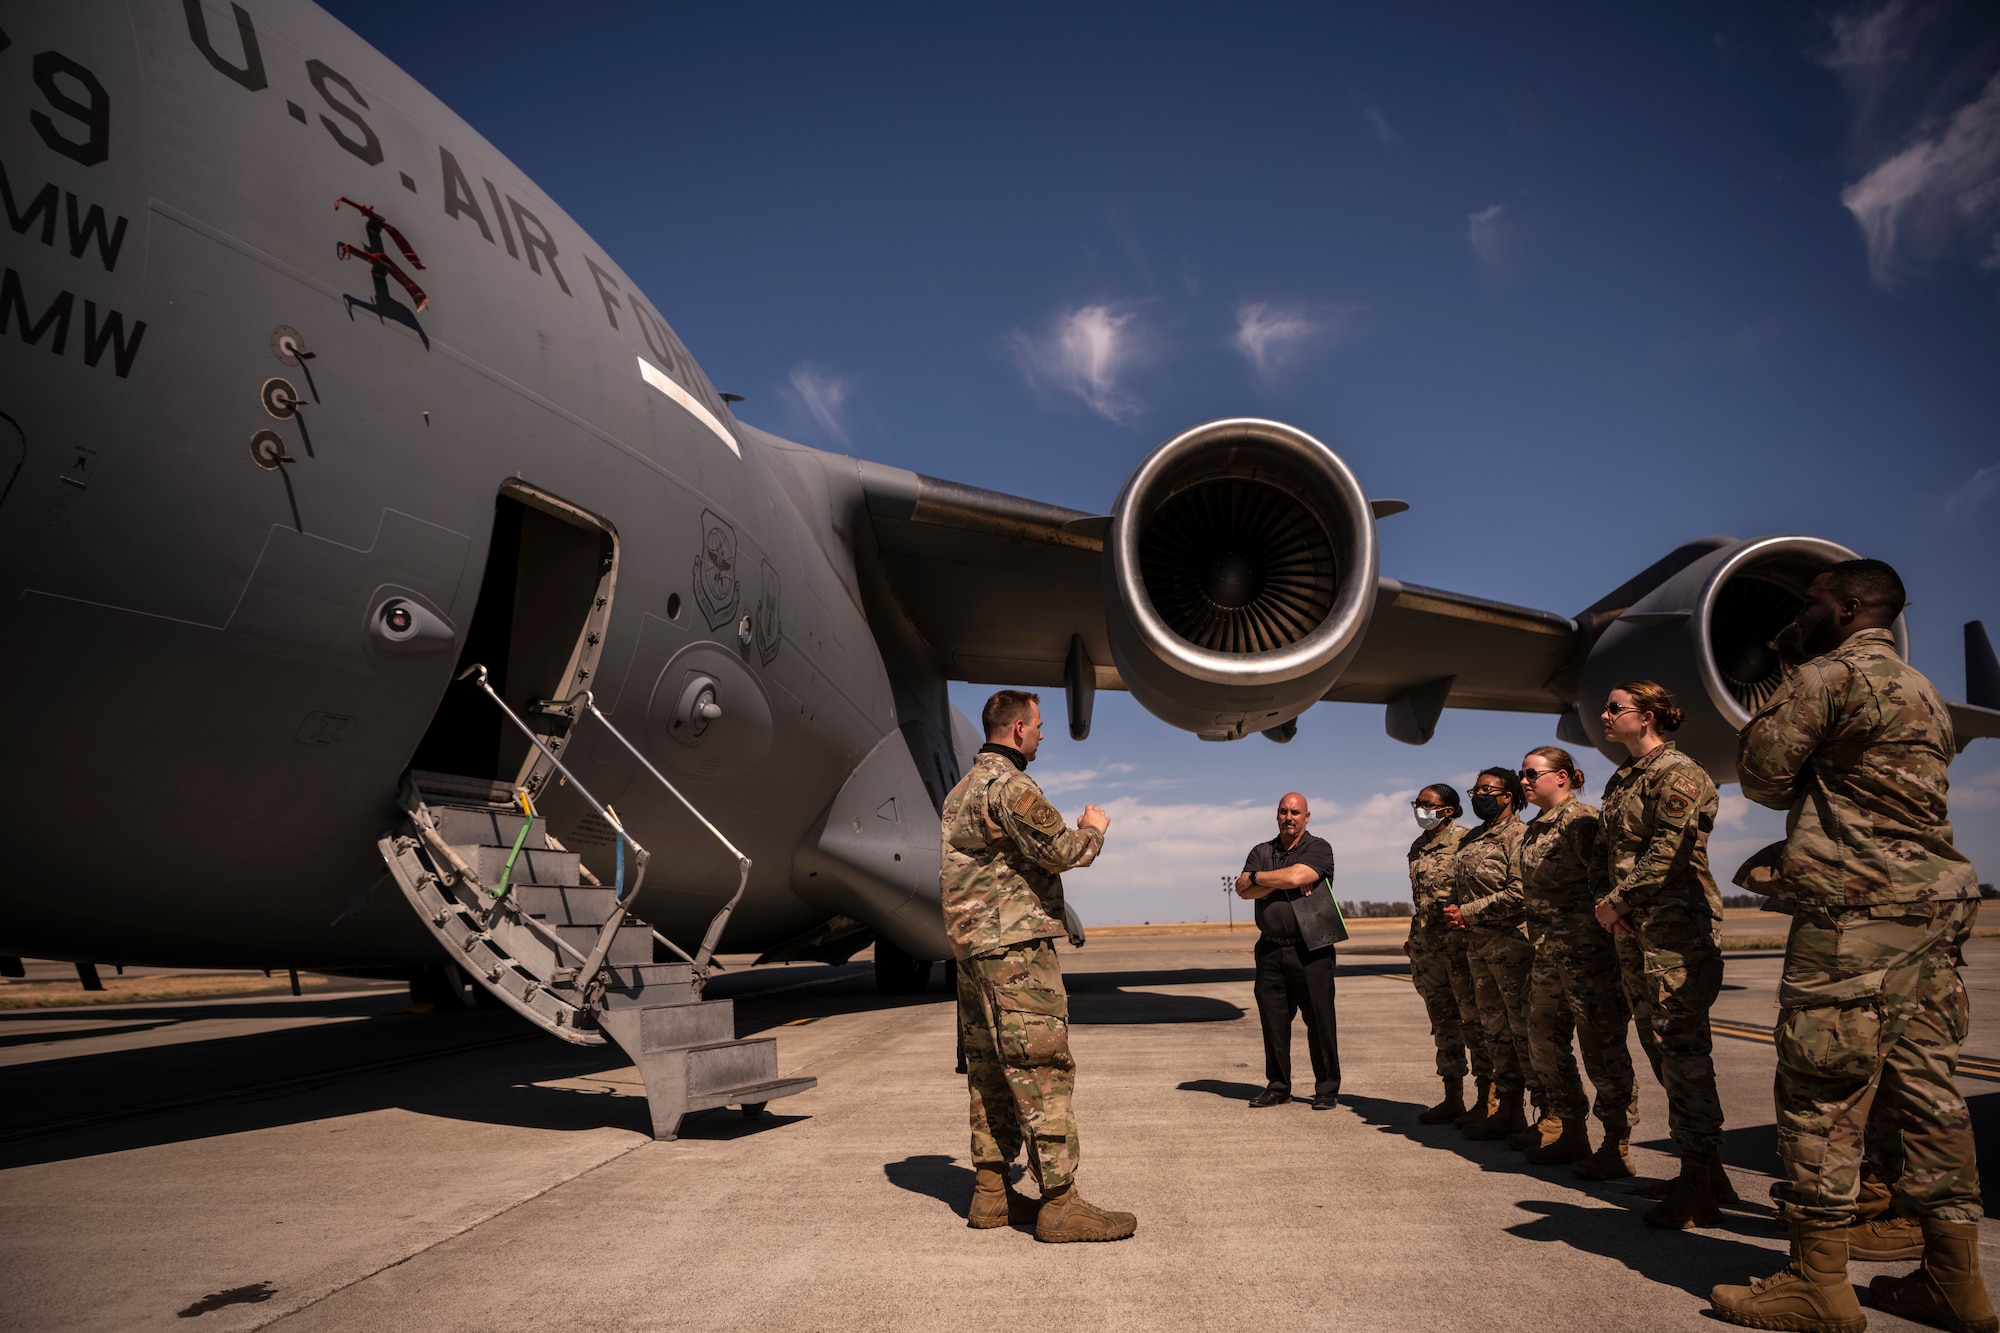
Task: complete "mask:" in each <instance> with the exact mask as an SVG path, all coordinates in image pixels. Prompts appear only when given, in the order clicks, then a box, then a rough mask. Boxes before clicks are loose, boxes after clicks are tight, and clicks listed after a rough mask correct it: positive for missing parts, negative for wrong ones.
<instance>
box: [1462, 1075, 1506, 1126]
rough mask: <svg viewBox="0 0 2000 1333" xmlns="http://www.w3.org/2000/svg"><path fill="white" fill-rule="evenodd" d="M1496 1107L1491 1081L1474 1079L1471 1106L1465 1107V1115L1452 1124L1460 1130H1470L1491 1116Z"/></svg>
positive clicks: (1497, 1104)
mask: <svg viewBox="0 0 2000 1333" xmlns="http://www.w3.org/2000/svg"><path fill="white" fill-rule="evenodd" d="M1498 1106H1499V1102H1498V1101H1497V1100H1495V1095H1494V1092H1493V1080H1492V1079H1490V1078H1481V1079H1474V1080H1473V1091H1472V1105H1470V1106H1468V1107H1466V1108H1465V1114H1464V1115H1462V1116H1460V1117H1458V1118H1457V1119H1456V1120H1454V1121H1452V1123H1453V1124H1454V1125H1457V1126H1458V1127H1459V1128H1460V1129H1470V1128H1472V1126H1474V1125H1476V1124H1478V1123H1479V1122H1480V1121H1481V1120H1484V1119H1485V1118H1486V1117H1487V1116H1490V1115H1492V1114H1493V1112H1494V1109H1495V1108H1496V1107H1498Z"/></svg>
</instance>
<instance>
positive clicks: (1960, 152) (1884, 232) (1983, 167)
mask: <svg viewBox="0 0 2000 1333" xmlns="http://www.w3.org/2000/svg"><path fill="white" fill-rule="evenodd" d="M1840 202H1841V203H1842V204H1843V205H1844V206H1845V207H1846V209H1847V211H1848V212H1850V213H1852V214H1853V215H1854V220H1855V222H1857V223H1859V224H1860V227H1861V234H1862V236H1863V237H1865V238H1866V239H1867V242H1868V272H1869V275H1870V276H1871V277H1873V278H1874V280H1875V284H1876V285H1877V286H1878V287H1882V288H1885V289H1886V288H1890V287H1893V286H1894V285H1895V284H1896V281H1897V279H1898V278H1899V277H1901V276H1902V275H1903V273H1904V272H1905V271H1906V270H1907V269H1908V267H1909V261H1910V259H1911V258H1912V257H1913V256H1935V255H1938V254H1942V253H1945V252H1947V251H1949V250H1951V249H1954V248H1956V247H1957V246H1959V245H1962V244H1963V243H1965V242H1966V241H1970V242H1971V243H1972V244H1974V245H1975V246H1976V247H1978V248H1979V249H1981V250H1984V251H1985V254H1984V255H1983V256H1982V257H1981V259H1980V261H1979V262H1980V266H1981V267H1982V268H1986V269H2000V73H1996V74H1995V75H1994V76H1993V77H1992V78H1990V79H1988V80H1987V81H1986V86H1985V87H1984V88H1983V89H1982V90H1981V91H1980V93H1979V95H1978V96H1977V97H1975V98H1974V99H1973V100H1972V101H1970V102H1968V103H1966V104H1965V105H1964V106H1962V107H1960V108H1958V110H1956V111H1954V112H1953V113H1952V114H1951V115H1950V117H1949V118H1947V119H1946V121H1945V122H1944V124H1943V125H1942V126H1933V127H1930V128H1928V129H1927V130H1926V131H1922V132H1919V133H1918V134H1917V135H1915V136H1914V137H1912V139H1911V140H1910V142H1909V143H1908V144H1907V145H1906V146H1905V147H1903V148H1902V149H1901V151H1899V152H1897V153H1895V154H1894V155H1893V156H1891V157H1889V158H1888V159H1887V160H1886V161H1883V162H1881V163H1879V164H1877V165H1876V166H1875V167H1874V169H1873V170H1871V171H1869V172H1868V174H1867V175H1865V176H1863V177H1862V178H1861V179H1860V180H1858V181H1856V182H1855V183H1854V184H1852V185H1850V186H1848V187H1847V188H1846V189H1844V190H1842V191H1841V192H1840Z"/></svg>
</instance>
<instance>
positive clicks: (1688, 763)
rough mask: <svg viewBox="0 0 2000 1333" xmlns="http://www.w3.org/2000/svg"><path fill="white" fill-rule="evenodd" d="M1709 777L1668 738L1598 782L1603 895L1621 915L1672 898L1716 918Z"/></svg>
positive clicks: (1718, 895) (1719, 897) (1719, 902)
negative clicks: (1710, 854) (1605, 887)
mask: <svg viewBox="0 0 2000 1333" xmlns="http://www.w3.org/2000/svg"><path fill="white" fill-rule="evenodd" d="M1716 803H1717V802H1716V792H1715V783H1714V782H1713V781H1712V780H1711V779H1710V778H1709V776H1708V773H1707V771H1706V770H1705V769H1703V768H1702V766H1701V765H1700V764H1697V763H1696V762H1695V761H1694V760H1692V759H1690V758H1688V757H1687V755H1685V754H1683V753H1682V752H1681V751H1680V749H1679V748H1677V747H1676V746H1675V745H1674V743H1673V742H1672V741H1668V742H1666V743H1665V744H1664V745H1661V746H1660V747H1659V748H1658V749H1657V750H1654V751H1653V752H1652V753H1651V754H1649V755H1647V756H1646V757H1645V758H1643V759H1630V760H1627V761H1626V762H1625V765H1624V766H1623V767H1622V768H1620V769H1619V770H1618V771H1617V772H1616V773H1613V774H1612V775H1611V779H1610V781H1608V782H1606V783H1605V784H1604V808H1603V810H1602V811H1601V812H1600V814H1599V816H1598V818H1599V820H1600V821H1601V824H1600V828H1599V831H1598V836H1597V859H1598V873H1599V875H1600V876H1601V879H1602V883H1604V884H1606V885H1608V886H1609V889H1610V891H1609V892H1608V893H1606V894H1605V895H1604V901H1606V902H1608V903H1610V904H1611V906H1612V907H1613V908H1614V909H1616V911H1617V912H1618V914H1619V915H1620V916H1632V915H1634V914H1637V913H1641V912H1643V911H1644V910H1645V909H1646V908H1648V907H1652V906H1654V905H1656V904H1659V903H1663V902H1678V903H1681V904H1683V905H1684V906H1686V907H1687V908H1689V909H1690V910H1695V909H1700V910H1702V911H1706V912H1707V913H1708V914H1709V915H1710V916H1712V917H1714V918H1716V919H1717V920H1720V919H1721V918H1722V891H1721V890H1720V889H1718V888H1716V887H1715V877H1714V876H1713V875H1711V874H1709V873H1708V835H1709V832H1710V830H1712V829H1713V828H1714V827H1715V807H1716Z"/></svg>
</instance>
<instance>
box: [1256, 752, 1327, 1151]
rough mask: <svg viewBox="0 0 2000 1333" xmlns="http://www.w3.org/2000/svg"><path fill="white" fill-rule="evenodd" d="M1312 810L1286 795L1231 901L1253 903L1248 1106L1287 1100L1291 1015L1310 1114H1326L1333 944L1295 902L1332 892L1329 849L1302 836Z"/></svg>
mask: <svg viewBox="0 0 2000 1333" xmlns="http://www.w3.org/2000/svg"><path fill="white" fill-rule="evenodd" d="M1311 820H1312V812H1311V811H1310V810H1308V809H1307V808H1306V798H1305V797H1303V796H1301V795H1299V794H1298V793H1297V792H1295V791H1292V792H1286V793H1285V795H1284V797H1283V799H1281V800H1280V801H1279V802H1278V836H1277V837H1275V838H1273V839H1271V840H1270V841H1269V842H1260V843H1258V844H1257V845H1256V846H1255V847H1252V848H1251V849H1250V855H1249V856H1248V857H1247V858H1246V859H1245V860H1244V862H1243V873H1242V874H1240V875H1238V876H1237V877H1236V896H1237V897H1239V898H1250V899H1254V900H1255V901H1256V903H1257V949H1256V957H1257V981H1256V984H1255V986H1254V988H1253V991H1252V993H1253V994H1254V995H1255V996H1256V998H1257V1020H1258V1022H1259V1024H1260V1025H1261V1026H1262V1027H1263V1029H1264V1091H1263V1093H1262V1094H1261V1095H1259V1096H1258V1097H1257V1098H1256V1099H1255V1100H1254V1101H1252V1102H1251V1103H1250V1105H1251V1106H1252V1107H1255V1108H1258V1109H1262V1108H1264V1107H1270V1106H1283V1105H1284V1104H1285V1103H1287V1102H1289V1101H1291V1100H1292V1015H1293V1014H1295V1013H1298V1012H1299V1011H1300V1010H1304V1011H1305V1016H1306V1049H1307V1050H1308V1051H1310V1052H1311V1053H1312V1070H1313V1096H1312V1107H1313V1110H1315V1111H1331V1110H1332V1109H1333V1108H1334V1104H1335V1101H1334V1099H1335V1098H1337V1097H1339V1096H1340V1038H1339V1036H1338V1034H1336V1032H1335V1031H1334V1026H1333V945H1332V944H1331V943H1330V942H1328V941H1327V940H1324V939H1321V938H1317V937H1316V936H1315V935H1314V934H1313V932H1312V931H1311V930H1309V928H1308V923H1307V922H1305V921H1302V920H1301V919H1300V916H1299V912H1298V910H1297V909H1296V907H1295V904H1296V903H1297V902H1298V901H1299V900H1300V899H1301V898H1304V897H1306V896H1307V895H1309V894H1313V893H1319V894H1322V895H1325V894H1331V893H1332V892H1333V890H1332V889H1331V888H1327V887H1322V883H1321V882H1322V881H1330V880H1331V879H1332V878H1333V848H1331V847H1329V846H1327V845H1326V839H1325V838H1320V837H1315V836H1314V835H1312V834H1310V833H1308V832H1306V825H1307V824H1308V823H1310V822H1311Z"/></svg>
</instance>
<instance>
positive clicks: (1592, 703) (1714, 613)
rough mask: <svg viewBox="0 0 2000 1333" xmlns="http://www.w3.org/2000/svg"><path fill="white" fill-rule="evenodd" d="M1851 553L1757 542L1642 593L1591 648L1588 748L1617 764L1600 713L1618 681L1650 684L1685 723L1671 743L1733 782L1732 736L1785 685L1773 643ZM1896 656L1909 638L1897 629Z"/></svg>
mask: <svg viewBox="0 0 2000 1333" xmlns="http://www.w3.org/2000/svg"><path fill="white" fill-rule="evenodd" d="M1854 558H1855V555H1854V552H1852V551H1850V550H1848V549H1847V548H1846V547H1844V546H1841V545H1838V544H1837V543H1834V542H1830V541H1824V540H1822V539H1820V538H1818V537H1762V538H1759V539H1758V540H1756V541H1746V542H1736V543H1733V544H1731V545H1728V546H1723V547H1720V548H1719V549H1717V550H1715V551H1712V552H1710V553H1709V554H1707V555H1705V556H1702V557H1701V558H1700V559H1698V560H1696V561H1695V562H1694V563H1692V564H1690V565H1688V566H1686V567H1685V568H1684V569H1682V570H1681V571H1680V572H1679V573H1677V574H1674V575H1673V576H1672V577H1670V578H1668V579H1667V580H1666V582H1664V583H1662V584H1660V585H1659V586H1658V587H1657V588H1654V589H1653V590H1652V591H1651V592H1648V593H1647V594H1646V595H1645V596H1643V597H1641V598H1640V599H1639V600H1638V601H1637V602H1635V603H1633V605H1632V606H1631V607H1629V608H1627V609H1626V611H1625V612H1624V613H1623V614H1622V615H1620V616H1619V617H1618V619H1617V620H1615V621H1613V622H1612V623H1611V624H1610V625H1609V626H1607V627H1606V628H1605V629H1604V631H1603V632H1602V633H1601V634H1600V635H1598V638H1597V641H1596V643H1594V644H1592V645H1591V649H1590V655H1589V657H1588V658H1587V659H1586V660H1585V662H1584V666H1583V671H1582V673H1581V675H1580V676H1579V678H1578V682H1577V701H1578V709H1577V711H1578V712H1579V713H1580V714H1581V720H1582V722H1583V727H1584V730H1585V731H1586V732H1587V733H1588V734H1589V736H1590V740H1591V743H1592V744H1593V745H1595V746H1597V748H1598V749H1599V750H1601V751H1603V753H1604V754H1605V755H1606V756H1607V757H1609V758H1612V759H1615V760H1616V761H1618V762H1619V763H1623V762H1625V759H1626V754H1625V748H1624V747H1623V746H1621V745H1616V744H1609V745H1607V743H1606V742H1605V739H1604V719H1603V718H1602V717H1601V716H1599V714H1598V711H1597V710H1598V709H1599V708H1601V707H1603V705H1604V700H1605V698H1606V697H1607V696H1608V695H1609V694H1610V692H1611V691H1612V690H1613V689H1615V688H1616V687H1617V685H1618V683H1619V682H1620V681H1624V680H1656V681H1658V682H1659V683H1660V684H1662V685H1664V686H1666V687H1667V688H1668V689H1670V690H1672V691H1673V692H1674V698H1675V701H1676V702H1677V703H1678V704H1679V706H1680V707H1681V709H1682V711H1684V712H1685V713H1686V714H1687V720H1686V721H1685V722H1684V723H1683V724H1682V725H1681V729H1680V730H1679V731H1677V732H1675V733H1673V735H1672V739H1673V740H1674V741H1675V743H1677V744H1678V745H1679V746H1680V748H1681V749H1683V750H1685V751H1686V752H1687V753H1688V754H1689V755H1691V756H1693V758H1694V759H1695V761H1696V762H1698V763H1699V764H1700V765H1701V766H1702V767H1703V768H1705V769H1707V770H1708V772H1709V775H1710V776H1711V777H1713V778H1714V779H1715V780H1716V781H1717V782H1734V781H1735V780H1736V736H1737V733H1738V732H1740V731H1741V730H1742V729H1743V728H1744V727H1745V726H1747V725H1748V724H1749V722H1750V718H1751V716H1752V715H1753V714H1755V713H1756V711H1757V710H1758V709H1760V708H1762V707H1763V706H1764V705H1765V703H1766V702H1768V701H1769V700H1770V698H1771V696H1772V694H1774V693H1775V692H1776V691H1777V688H1778V686H1779V684H1780V683H1781V682H1782V680H1783V679H1784V677H1783V673H1782V672H1781V671H1780V670H1779V668H1778V655H1777V654H1776V653H1775V652H1773V651H1771V647H1770V642H1771V639H1772V637H1773V636H1774V635H1776V634H1777V632H1778V631H1779V630H1781V629H1783V628H1784V627H1785V625H1786V624H1788V623H1789V622H1790V621H1791V619H1792V617H1794V616H1795V615H1797V614H1798V611H1799V608H1800V607H1802V606H1804V605H1805V591H1806V588H1807V587H1808V586H1809V585H1810V584H1811V583H1812V581H1813V579H1814V578H1815V577H1816V576H1817V575H1818V574H1819V572H1820V571H1821V570H1823V569H1825V568H1826V567H1827V566H1828V565H1832V564H1836V563H1838V562H1840V561H1842V560H1852V559H1854ZM1895 633H1896V647H1897V651H1898V652H1901V653H1902V654H1903V655H1904V656H1905V657H1907V656H1908V655H1909V635H1908V631H1907V629H1906V627H1905V625H1904V623H1903V621H1902V620H1901V619H1900V618H1898V620H1897V621H1896V630H1895Z"/></svg>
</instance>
